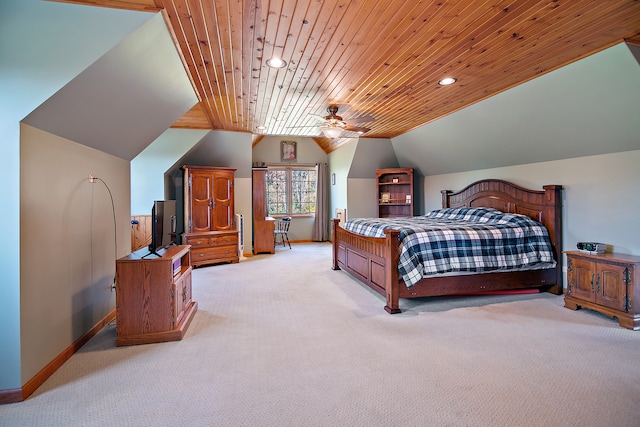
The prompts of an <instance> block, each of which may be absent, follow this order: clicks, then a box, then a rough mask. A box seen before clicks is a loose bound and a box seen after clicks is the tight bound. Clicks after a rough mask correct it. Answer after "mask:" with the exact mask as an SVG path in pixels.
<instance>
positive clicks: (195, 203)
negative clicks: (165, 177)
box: [187, 170, 214, 233]
mask: <svg viewBox="0 0 640 427" xmlns="http://www.w3.org/2000/svg"><path fill="white" fill-rule="evenodd" d="M188 179H189V180H188V181H187V185H188V188H189V198H188V199H187V202H188V203H189V212H190V214H191V218H190V220H191V224H189V225H188V227H187V231H188V232H189V233H198V232H201V231H211V230H213V229H214V228H213V227H212V225H213V223H212V221H211V217H212V216H213V215H212V211H213V206H214V205H213V202H214V198H213V189H214V176H213V174H212V173H211V172H209V171H199V170H194V171H191V172H190V175H189V178H188Z"/></svg>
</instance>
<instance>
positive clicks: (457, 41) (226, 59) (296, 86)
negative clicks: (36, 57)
mask: <svg viewBox="0 0 640 427" xmlns="http://www.w3.org/2000/svg"><path fill="white" fill-rule="evenodd" d="M62 1H66V2H70V3H79V4H87V5H97V6H105V7H116V8H124V9H131V10H144V11H160V10H161V11H163V13H164V15H165V19H166V21H167V23H168V26H169V27H170V30H171V31H172V33H173V37H174V40H175V42H176V45H177V47H178V50H179V51H180V53H181V55H182V59H183V62H184V65H185V68H186V70H187V71H188V73H189V75H190V77H191V80H192V82H193V86H194V89H195V91H196V93H197V95H198V98H199V101H200V102H199V104H198V105H196V106H195V107H194V108H193V109H192V110H191V111H190V112H189V113H188V114H187V115H186V116H185V117H184V118H183V119H182V120H180V121H178V122H177V123H176V124H175V125H174V126H176V127H197V128H211V129H222V130H228V131H239V132H251V133H253V134H256V135H283V136H289V135H290V136H313V137H316V138H314V139H315V140H316V142H318V143H319V144H320V146H321V147H322V148H323V149H324V150H325V152H327V153H329V152H331V151H333V150H335V149H336V148H338V147H339V146H341V145H342V144H344V143H346V142H348V141H349V138H339V139H334V140H329V139H326V138H321V136H322V134H321V132H320V130H319V128H318V121H317V118H314V116H313V115H321V116H325V115H327V114H328V113H327V112H326V109H327V107H328V106H329V105H332V104H335V105H338V106H339V111H338V114H339V115H340V116H342V117H344V119H345V120H349V119H358V118H360V119H361V120H367V119H362V117H366V116H371V117H372V118H374V120H373V121H363V122H360V123H358V126H365V127H367V128H370V131H369V132H367V133H366V134H365V137H380V138H392V137H395V136H398V135H401V134H403V133H405V132H408V131H410V130H412V129H414V128H416V127H418V126H421V125H423V124H425V123H428V122H431V121H433V120H435V119H438V118H440V117H442V116H445V115H447V114H450V113H452V112H455V111H457V110H459V109H461V108H464V107H466V106H468V105H470V104H473V103H476V102H478V101H480V100H482V99H485V98H487V97H490V96H492V95H495V94H497V93H499V92H501V91H504V90H507V89H509V88H511V87H513V86H516V85H518V84H521V83H523V82H525V81H527V80H530V79H532V78H535V77H537V76H539V75H541V74H544V73H547V72H549V71H552V70H554V69H557V68H559V67H562V66H564V65H567V64H568V63H571V62H573V61H576V60H578V59H581V58H583V57H586V56H588V55H591V54H593V53H596V52H598V51H601V50H603V49H606V48H608V47H610V46H612V45H614V44H617V43H620V42H623V41H625V40H626V41H627V42H631V43H638V42H640V36H639V35H640V1H631V0H607V1H604V0H595V1H594V0H517V1H514V0H511V1H500V0H477V1H465V0H437V1H426V0H425V1H420V0H86V1H85V0H62ZM271 57H278V58H280V59H282V60H284V61H286V63H287V64H286V66H285V67H284V68H280V69H274V68H270V67H268V66H267V64H266V61H267V59H269V58H271ZM444 77H454V78H456V79H457V82H456V83H455V84H453V85H450V86H440V85H439V84H438V81H439V80H441V79H442V78H444ZM612 77H613V76H612ZM260 126H264V127H265V129H263V130H259V129H261V128H259V127H260Z"/></svg>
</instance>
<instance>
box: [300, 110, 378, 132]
mask: <svg viewBox="0 0 640 427" xmlns="http://www.w3.org/2000/svg"><path fill="white" fill-rule="evenodd" d="M327 113H329V115H327V116H320V115H317V114H312V116H314V117H316V118H317V119H318V120H320V121H321V122H323V123H322V124H320V126H319V128H320V130H321V131H322V133H323V134H324V136H326V137H327V138H329V139H336V138H340V137H341V136H342V135H343V134H344V133H345V132H355V133H356V134H357V135H362V134H364V133H366V132H369V131H370V130H371V129H369V128H366V127H361V126H354V124H356V123H369V122H372V121H374V120H375V119H374V118H373V117H371V116H363V117H357V118H355V119H351V120H344V119H343V118H342V117H340V116H339V115H338V106H337V105H329V107H328V108H327Z"/></svg>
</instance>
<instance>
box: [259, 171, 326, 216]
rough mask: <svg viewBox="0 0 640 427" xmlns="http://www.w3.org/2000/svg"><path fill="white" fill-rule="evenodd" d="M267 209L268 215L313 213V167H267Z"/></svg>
mask: <svg viewBox="0 0 640 427" xmlns="http://www.w3.org/2000/svg"><path fill="white" fill-rule="evenodd" d="M266 181H267V210H268V214H269V215H295V214H314V213H315V211H316V171H315V169H314V168H299V167H298V168H296V167H287V166H284V167H278V168H269V169H268V170H267V175H266Z"/></svg>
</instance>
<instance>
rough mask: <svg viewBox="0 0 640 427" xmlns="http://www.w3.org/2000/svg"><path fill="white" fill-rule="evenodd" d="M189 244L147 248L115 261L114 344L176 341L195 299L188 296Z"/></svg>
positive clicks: (179, 336) (189, 273) (189, 292)
mask: <svg viewBox="0 0 640 427" xmlns="http://www.w3.org/2000/svg"><path fill="white" fill-rule="evenodd" d="M189 248H190V247H189V246H188V245H183V246H170V247H169V248H167V249H163V250H161V251H159V255H160V256H157V255H153V254H149V251H147V250H146V249H142V250H139V251H137V252H134V253H132V254H130V255H127V256H126V257H123V258H120V259H118V260H117V261H116V345H117V346H124V345H135V344H149V343H157V342H166V341H177V340H181V339H182V338H183V337H184V334H185V332H186V331H187V328H188V327H189V324H190V323H191V320H192V319H193V316H194V315H195V314H196V311H197V310H198V303H196V302H195V301H193V299H192V296H191V271H192V267H191V254H190V251H189Z"/></svg>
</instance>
